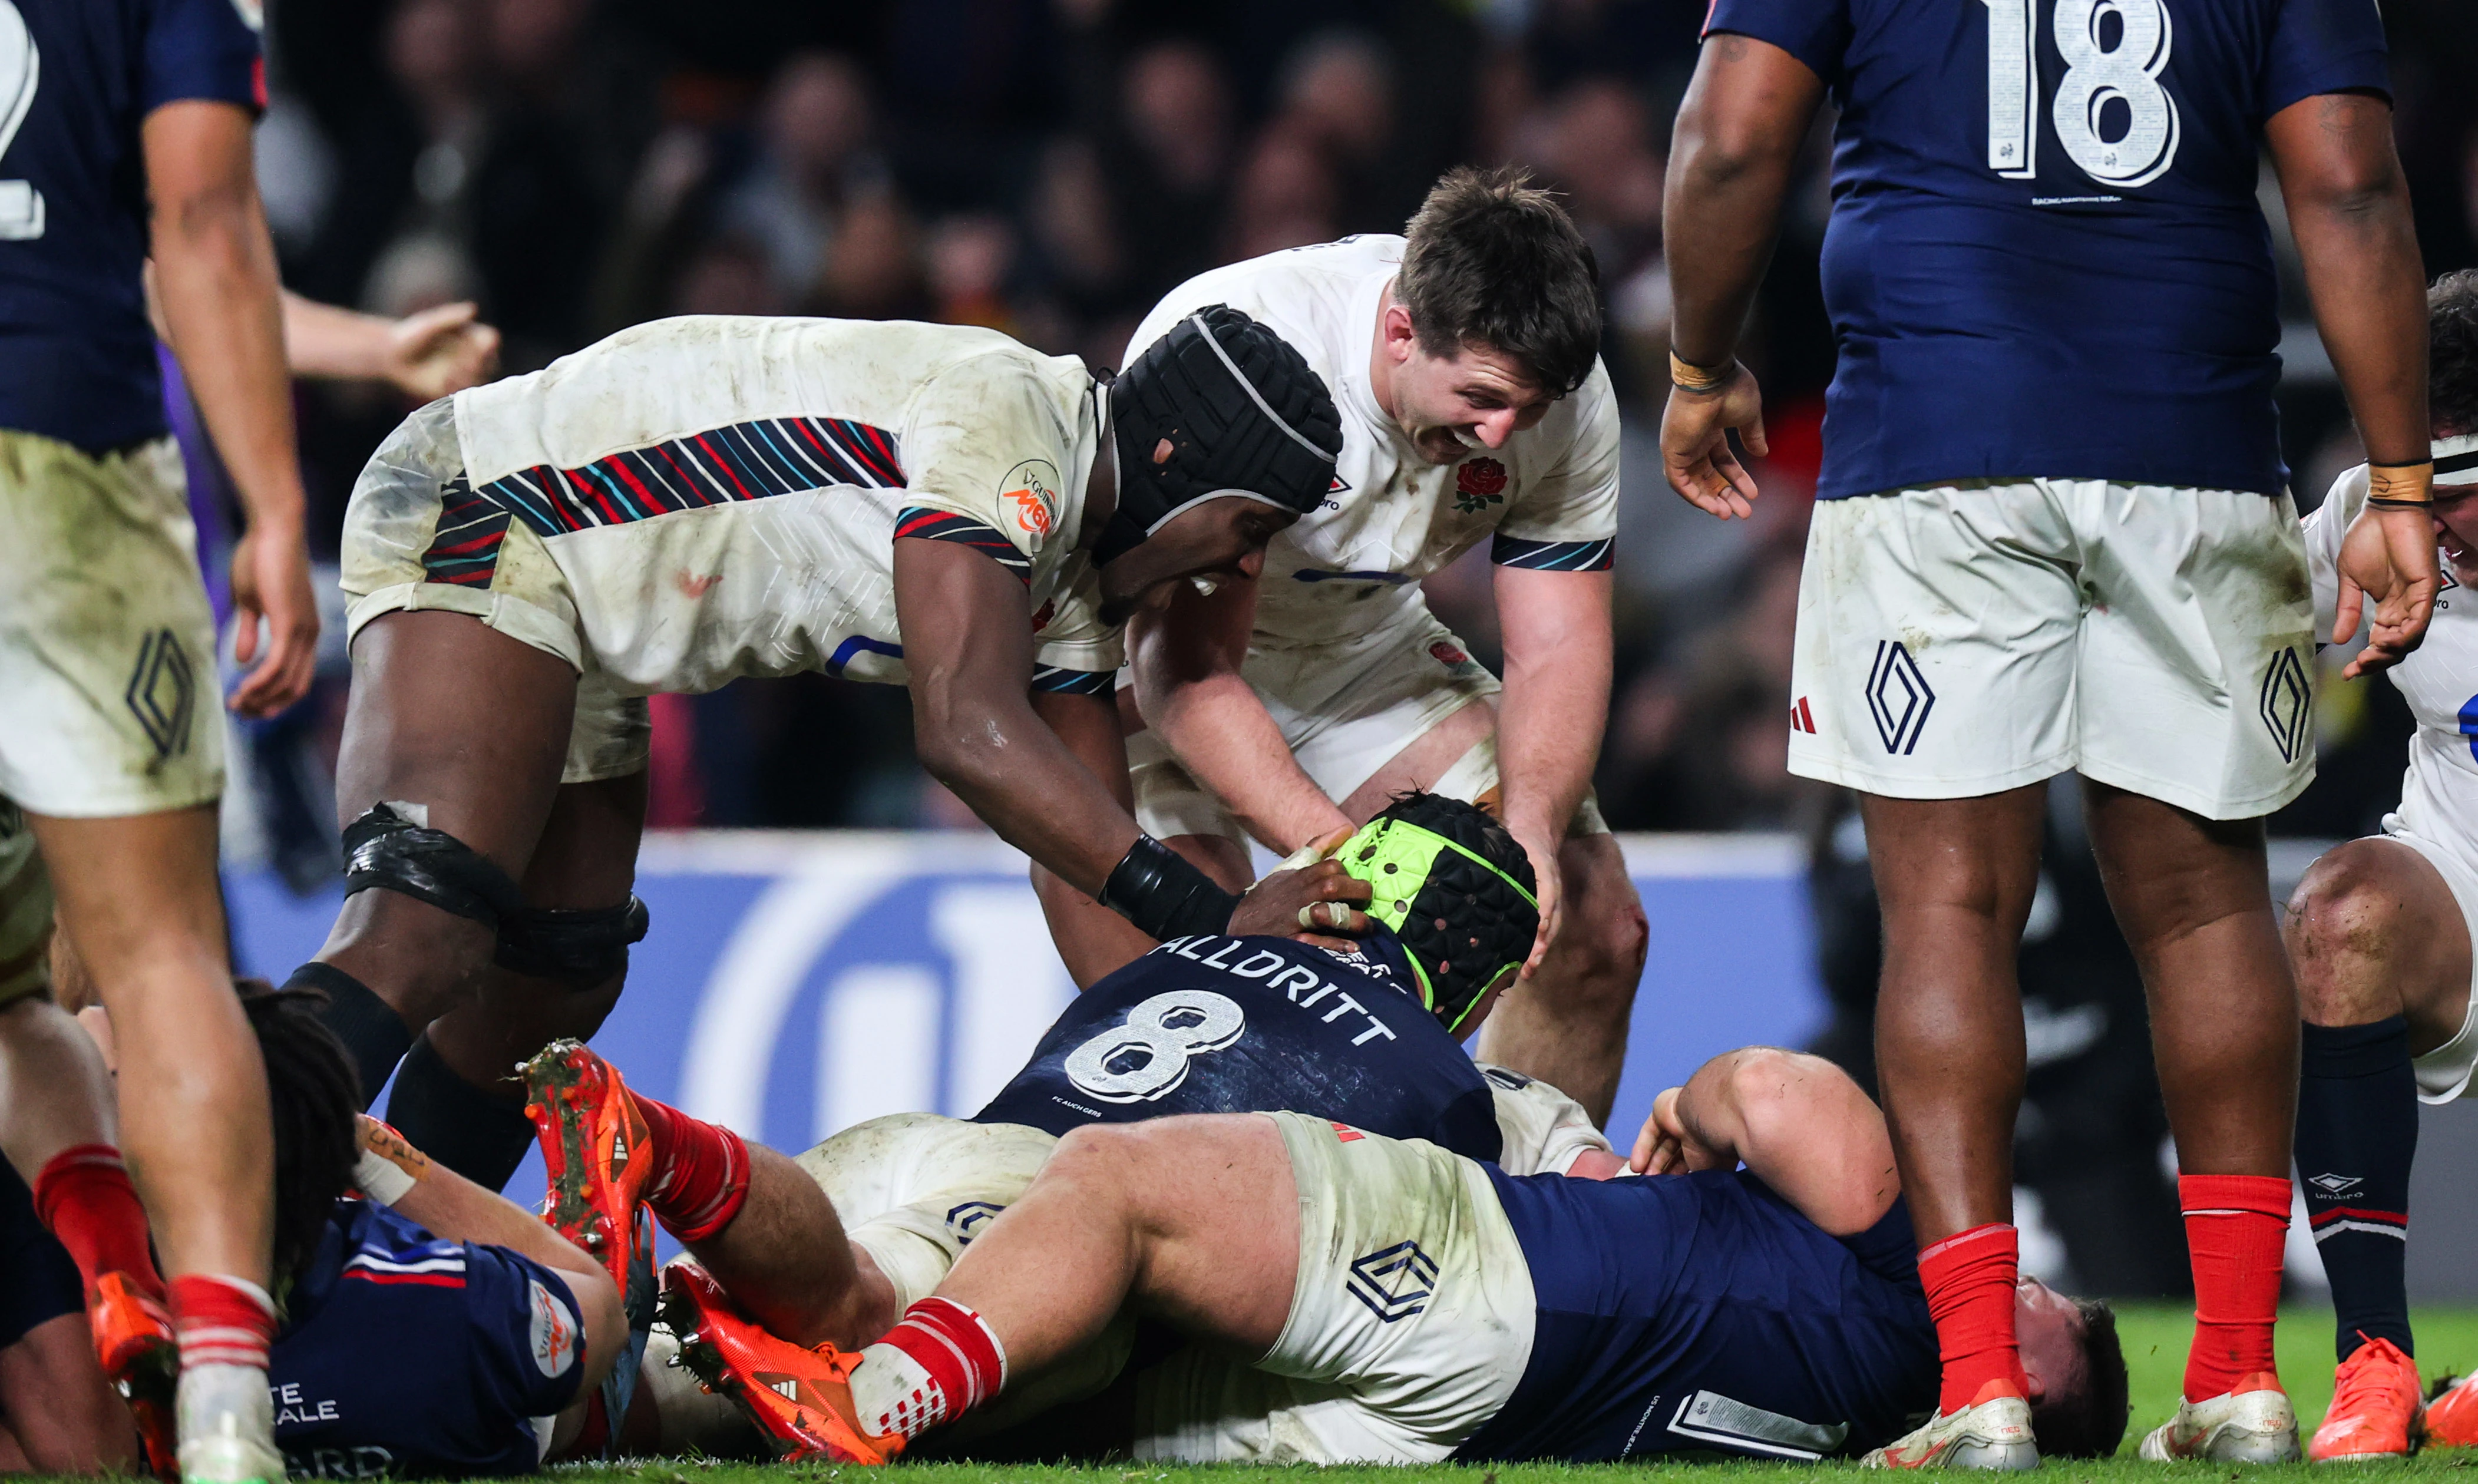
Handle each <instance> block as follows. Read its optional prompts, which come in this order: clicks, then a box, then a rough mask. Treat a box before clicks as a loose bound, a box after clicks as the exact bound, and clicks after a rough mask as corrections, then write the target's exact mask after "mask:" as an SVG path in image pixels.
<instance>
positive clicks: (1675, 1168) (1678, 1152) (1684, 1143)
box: [1627, 1087, 1733, 1175]
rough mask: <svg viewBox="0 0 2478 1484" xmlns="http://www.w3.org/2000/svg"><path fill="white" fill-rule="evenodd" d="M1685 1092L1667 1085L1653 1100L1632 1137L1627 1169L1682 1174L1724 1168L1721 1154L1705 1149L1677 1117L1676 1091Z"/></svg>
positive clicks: (1693, 1133) (1638, 1172) (1682, 1120)
mask: <svg viewBox="0 0 2478 1484" xmlns="http://www.w3.org/2000/svg"><path fill="white" fill-rule="evenodd" d="M1685 1091H1686V1090H1685V1089H1684V1088H1682V1087H1673V1088H1667V1089H1664V1090H1663V1091H1662V1092H1661V1094H1660V1095H1659V1096H1657V1097H1656V1098H1654V1099H1653V1100H1652V1117H1650V1118H1648V1119H1644V1120H1643V1131H1642V1132H1641V1133H1638V1134H1636V1135H1635V1136H1634V1153H1633V1154H1632V1155H1631V1157H1630V1158H1629V1159H1628V1160H1627V1168H1628V1169H1630V1170H1633V1171H1634V1172H1635V1173H1636V1174H1639V1175H1669V1174H1684V1173H1687V1172H1689V1171H1691V1170H1718V1169H1721V1168H1722V1167H1723V1165H1724V1163H1725V1162H1724V1161H1723V1159H1722V1158H1721V1156H1720V1155H1719V1154H1717V1153H1715V1152H1714V1151H1713V1150H1711V1149H1708V1148H1706V1147H1705V1146H1704V1144H1703V1142H1702V1141H1700V1140H1698V1139H1697V1138H1696V1137H1695V1132H1694V1130H1692V1129H1690V1128H1688V1127H1687V1126H1686V1120H1685V1119H1682V1118H1680V1117H1679V1116H1678V1098H1679V1094H1682V1093H1684V1092H1685ZM1731 1163H1733V1162H1731Z"/></svg>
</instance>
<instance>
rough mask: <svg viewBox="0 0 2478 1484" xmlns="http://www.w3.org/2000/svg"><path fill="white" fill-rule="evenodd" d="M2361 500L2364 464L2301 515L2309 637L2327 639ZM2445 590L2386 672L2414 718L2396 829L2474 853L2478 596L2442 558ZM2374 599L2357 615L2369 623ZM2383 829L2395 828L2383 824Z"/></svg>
mask: <svg viewBox="0 0 2478 1484" xmlns="http://www.w3.org/2000/svg"><path fill="white" fill-rule="evenodd" d="M2365 503H2366V466H2365V465H2363V464H2361V465H2358V466H2357V467H2356V468H2353V469H2351V470H2349V472H2347V473H2345V474H2343V475H2341V476H2340V477H2339V479H2338V480H2335V481H2334V482H2333V485H2332V492H2331V493H2330V494H2328V495H2326V496H2324V498H2323V503H2322V505H2321V506H2320V507H2319V508H2318V509H2316V510H2315V512H2314V514H2313V515H2311V516H2307V517H2306V559H2307V565H2308V566H2309V567H2310V568H2311V569H2312V571H2313V572H2314V637H2315V639H2316V640H2317V641H2326V642H2328V641H2330V640H2331V638H2332V611H2333V609H2334V607H2335V606H2336V605H2337V604H2338V603H2339V595H2340V579H2339V565H2338V564H2339V556H2340V541H2341V538H2342V537H2343V536H2345V535H2346V534H2347V533H2348V529H2349V523H2350V522H2351V521H2352V520H2354V519H2356V518H2357V516H2358V512H2360V511H2361V510H2364V508H2365ZM2439 561H2440V566H2441V567H2442V572H2443V591H2441V592H2440V593H2439V594H2437V596H2436V599H2435V617H2434V619H2433V621H2432V622H2431V623H2429V624H2428V626H2427V630H2426V641H2425V642H2424V643H2421V644H2420V645H2418V647H2417V648H2416V649H2415V651H2413V652H2412V653H2411V655H2410V657H2409V658H2408V659H2406V660H2403V661H2401V662H2400V663H2399V664H2398V665H2395V666H2393V667H2391V668H2390V670H2388V671H2386V672H2385V673H2386V674H2387V675H2388V676H2389V677H2390V680H2391V683H2392V686H2393V689H2395V690H2397V691H2399V692H2400V693H2401V695H2402V696H2403V697H2404V698H2405V699H2407V700H2408V702H2409V709H2410V712H2411V714H2412V715H2414V716H2415V717H2417V734H2416V735H2415V737H2413V738H2411V739H2410V744H2409V774H2408V776H2407V777H2405V778H2403V779H2402V780H2401V802H2400V812H2399V814H2398V815H2397V816H2395V817H2394V818H2395V819H2397V821H2398V827H2399V828H2401V829H2404V830H2407V831H2408V832H2410V833H2411V834H2414V835H2417V836H2420V837H2422V838H2424V839H2426V840H2431V841H2434V842H2435V843H2438V844H2441V845H2449V846H2454V847H2457V848H2459V849H2461V850H2462V851H2463V852H2465V853H2466V854H2471V855H2473V856H2478V750H2473V749H2478V592H2473V591H2472V590H2470V589H2467V588H2465V587H2463V586H2462V585H2461V583H2460V580H2459V579H2458V578H2457V577H2456V576H2455V575H2454V573H2453V570H2452V562H2451V560H2450V559H2449V558H2446V557H2440V556H2439ZM2374 606H2375V605H2374V600H2373V599H2372V598H2368V599H2367V600H2366V612H2365V615H2364V617H2362V618H2361V619H2360V620H2359V624H2360V631H2361V632H2362V633H2363V632H2364V625H2365V624H2367V623H2369V622H2372V621H2373V619H2374ZM2385 824H2386V827H2387V828H2390V827H2391V826H2392V824H2393V820H2392V819H2387V820H2386V821H2385Z"/></svg>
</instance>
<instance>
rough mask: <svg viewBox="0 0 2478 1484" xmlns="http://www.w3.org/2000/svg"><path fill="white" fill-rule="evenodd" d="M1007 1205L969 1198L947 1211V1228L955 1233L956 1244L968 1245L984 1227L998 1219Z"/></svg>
mask: <svg viewBox="0 0 2478 1484" xmlns="http://www.w3.org/2000/svg"><path fill="white" fill-rule="evenodd" d="M1005 1209H1006V1207H1004V1206H1001V1205H998V1204H995V1203H993V1202H991V1201H986V1200H968V1201H966V1202H964V1203H963V1204H962V1205H960V1206H957V1207H955V1208H954V1209H953V1210H951V1211H948V1213H947V1229H948V1231H950V1232H953V1233H954V1234H955V1245H957V1246H959V1247H968V1246H971V1245H973V1239H974V1237H977V1236H979V1235H980V1234H981V1232H982V1229H983V1228H985V1227H987V1226H988V1225H989V1224H990V1223H991V1222H992V1221H995V1220H998V1215H999V1212H1001V1211H1004V1210H1005Z"/></svg>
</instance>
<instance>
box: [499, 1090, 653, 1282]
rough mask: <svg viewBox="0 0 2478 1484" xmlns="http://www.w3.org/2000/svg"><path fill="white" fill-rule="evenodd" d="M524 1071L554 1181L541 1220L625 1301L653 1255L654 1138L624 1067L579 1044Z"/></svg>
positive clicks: (528, 1105)
mask: <svg viewBox="0 0 2478 1484" xmlns="http://www.w3.org/2000/svg"><path fill="white" fill-rule="evenodd" d="M523 1071H524V1078H525V1093H526V1102H525V1117H527V1118H529V1119H533V1124H534V1132H535V1135H536V1137H538V1138H539V1139H540V1140H541V1142H542V1153H543V1165H544V1168H545V1169H546V1170H547V1171H548V1172H549V1176H550V1190H549V1193H548V1195H547V1196H546V1197H545V1198H544V1207H543V1220H545V1221H548V1222H549V1223H550V1224H551V1226H552V1228H553V1229H554V1230H556V1231H557V1232H558V1233H559V1234H560V1235H561V1236H563V1237H566V1238H567V1239H568V1240H569V1241H570V1242H573V1243H575V1244H576V1245H578V1246H580V1247H583V1248H584V1249H585V1250H586V1251H587V1252H588V1253H589V1254H591V1255H592V1256H593V1257H594V1258H595V1259H596V1260H598V1261H599V1262H600V1263H601V1264H602V1266H603V1267H604V1268H606V1269H608V1270H610V1273H611V1280H612V1281H613V1282H615V1283H617V1284H619V1285H620V1293H621V1294H622V1295H628V1289H629V1273H630V1270H631V1269H632V1268H638V1269H640V1270H641V1272H642V1265H640V1264H638V1263H637V1262H636V1261H635V1259H636V1258H637V1257H638V1255H639V1251H640V1249H641V1248H645V1249H646V1250H650V1243H651V1241H652V1236H653V1228H652V1226H651V1224H650V1222H649V1221H648V1220H647V1219H646V1217H645V1211H644V1207H645V1181H646V1178H647V1177H648V1176H649V1175H651V1174H652V1173H653V1162H652V1160H651V1159H650V1158H649V1156H650V1154H651V1147H652V1144H653V1135H652V1133H651V1132H650V1131H648V1130H647V1129H646V1127H645V1117H644V1116H643V1115H642V1114H640V1113H639V1112H638V1111H637V1101H636V1099H635V1098H633V1097H631V1096H629V1095H628V1085H627V1084H626V1083H625V1082H623V1081H621V1080H620V1069H618V1068H616V1067H614V1066H612V1065H611V1064H610V1063H609V1062H606V1061H604V1060H603V1059H602V1058H601V1057H599V1056H596V1055H594V1051H593V1049H592V1048H591V1047H589V1046H587V1045H586V1044H584V1043H582V1042H576V1041H554V1042H552V1043H551V1044H549V1045H547V1046H544V1048H543V1049H542V1050H541V1051H540V1052H539V1053H537V1054H536V1055H535V1057H534V1058H533V1060H531V1061H529V1062H527V1063H525V1065H524V1068H523ZM638 1282H639V1283H640V1284H641V1285H642V1284H643V1283H644V1282H645V1277H643V1276H640V1277H639V1278H638ZM630 1296H633V1295H630ZM645 1296H646V1297H647V1298H648V1299H650V1298H651V1296H652V1295H645Z"/></svg>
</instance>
